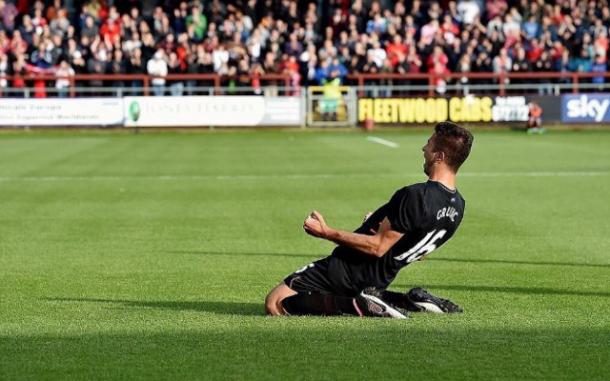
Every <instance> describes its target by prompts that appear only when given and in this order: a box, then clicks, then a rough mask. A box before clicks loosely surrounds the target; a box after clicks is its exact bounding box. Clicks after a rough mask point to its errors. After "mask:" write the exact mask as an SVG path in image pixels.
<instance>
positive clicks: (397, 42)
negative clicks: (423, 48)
mask: <svg viewBox="0 0 610 381" xmlns="http://www.w3.org/2000/svg"><path fill="white" fill-rule="evenodd" d="M386 52H387V55H388V59H389V60H390V62H391V63H392V67H396V65H397V64H398V60H399V57H400V56H401V55H403V56H406V55H407V53H408V48H407V45H405V44H403V42H402V36H401V35H400V34H398V33H397V34H395V35H394V39H393V41H392V42H390V43H388V45H387V46H386Z"/></svg>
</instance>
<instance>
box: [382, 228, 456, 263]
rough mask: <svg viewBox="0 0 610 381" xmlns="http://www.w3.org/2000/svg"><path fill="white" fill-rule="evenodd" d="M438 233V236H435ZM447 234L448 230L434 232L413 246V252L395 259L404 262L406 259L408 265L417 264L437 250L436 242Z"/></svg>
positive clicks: (410, 251)
mask: <svg viewBox="0 0 610 381" xmlns="http://www.w3.org/2000/svg"><path fill="white" fill-rule="evenodd" d="M434 233H436V234H434ZM446 233H447V230H444V229H443V230H439V231H438V232H436V230H432V231H431V232H429V233H428V234H426V236H425V237H424V238H423V239H422V240H421V241H419V242H418V243H417V245H415V246H413V247H412V248H411V250H409V251H407V252H406V253H403V254H400V255H399V256H397V257H394V259H396V260H397V261H403V260H405V259H406V262H407V263H411V262H415V261H417V260H419V259H420V258H421V257H423V256H424V255H428V254H430V253H431V252H433V251H434V249H436V241H438V240H439V239H441V238H443V236H444V235H445V234H446Z"/></svg>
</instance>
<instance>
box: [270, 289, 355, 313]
mask: <svg viewBox="0 0 610 381" xmlns="http://www.w3.org/2000/svg"><path fill="white" fill-rule="evenodd" d="M282 306H283V307H284V309H285V310H286V312H288V314H290V315H318V316H339V315H353V316H363V312H362V309H361V308H360V306H359V305H358V304H357V303H356V299H354V298H350V297H348V296H339V295H331V294H320V293H313V292H312V293H300V294H296V295H293V296H289V297H288V298H286V299H284V300H282Z"/></svg>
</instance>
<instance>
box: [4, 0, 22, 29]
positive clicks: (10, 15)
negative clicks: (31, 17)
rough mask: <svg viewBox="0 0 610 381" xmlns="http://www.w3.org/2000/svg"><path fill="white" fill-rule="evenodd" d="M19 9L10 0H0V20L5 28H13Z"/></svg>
mask: <svg viewBox="0 0 610 381" xmlns="http://www.w3.org/2000/svg"><path fill="white" fill-rule="evenodd" d="M18 14H19V11H18V10H17V7H15V4H13V3H12V2H11V1H6V0H0V21H2V25H3V26H4V28H6V30H8V31H9V32H12V31H13V29H15V20H16V17H17V15H18Z"/></svg>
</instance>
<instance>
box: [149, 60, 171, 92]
mask: <svg viewBox="0 0 610 381" xmlns="http://www.w3.org/2000/svg"><path fill="white" fill-rule="evenodd" d="M146 71H147V72H148V74H150V75H153V76H155V77H154V78H153V79H152V81H151V84H152V89H153V93H154V94H155V96H162V95H163V94H164V92H165V77H166V76H167V62H165V53H164V52H163V49H158V50H157V52H156V53H155V55H154V56H153V57H152V58H151V59H150V60H148V62H147V63H146Z"/></svg>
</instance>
